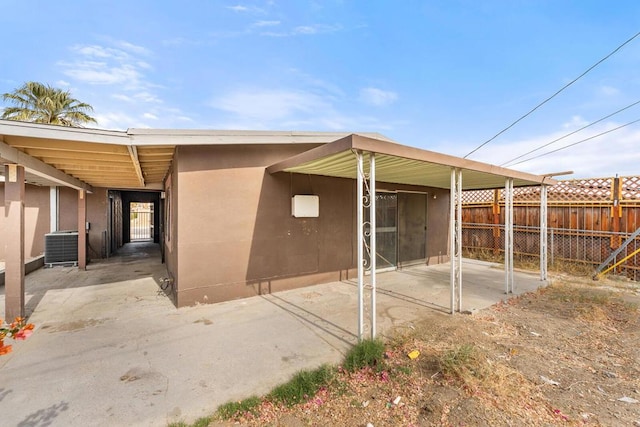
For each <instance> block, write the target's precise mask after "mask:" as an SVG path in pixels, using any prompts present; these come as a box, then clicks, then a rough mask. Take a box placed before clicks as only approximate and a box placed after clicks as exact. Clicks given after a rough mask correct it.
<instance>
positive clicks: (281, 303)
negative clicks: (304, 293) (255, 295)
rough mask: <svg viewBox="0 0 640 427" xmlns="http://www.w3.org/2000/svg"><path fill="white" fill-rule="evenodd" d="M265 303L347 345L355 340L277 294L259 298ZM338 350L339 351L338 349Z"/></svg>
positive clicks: (321, 318)
mask: <svg viewBox="0 0 640 427" xmlns="http://www.w3.org/2000/svg"><path fill="white" fill-rule="evenodd" d="M261 297H262V298H263V299H264V300H265V301H268V302H270V303H271V304H273V305H275V306H276V307H278V308H280V309H281V310H284V311H286V312H287V313H289V314H291V315H292V316H294V317H296V318H297V319H299V320H301V321H302V322H305V323H308V324H309V325H311V326H312V327H314V328H317V329H320V330H322V331H323V332H325V333H327V334H329V335H331V336H332V337H334V338H336V339H338V340H340V341H342V342H343V343H345V344H347V345H352V344H354V343H355V341H356V340H357V338H358V337H357V335H356V334H354V333H352V332H350V331H348V330H347V329H345V328H343V327H341V326H339V325H337V324H335V323H333V322H330V321H328V320H327V319H325V318H324V317H322V316H319V315H317V314H315V313H313V312H311V311H309V310H307V309H305V308H302V307H300V306H299V305H297V304H294V303H292V302H290V301H287V300H286V299H284V298H282V297H280V296H278V295H277V294H271V295H268V296H266V295H262V296H261ZM345 336H348V337H350V338H352V340H349V339H346V338H345ZM338 350H340V349H338Z"/></svg>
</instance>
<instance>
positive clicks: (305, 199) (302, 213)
mask: <svg viewBox="0 0 640 427" xmlns="http://www.w3.org/2000/svg"><path fill="white" fill-rule="evenodd" d="M291 215H293V216H294V217H296V218H317V217H318V216H320V197H318V196H301V195H297V196H293V197H292V198H291Z"/></svg>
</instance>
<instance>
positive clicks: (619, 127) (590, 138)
mask: <svg viewBox="0 0 640 427" xmlns="http://www.w3.org/2000/svg"><path fill="white" fill-rule="evenodd" d="M638 122H640V119H637V120H634V121H632V122H629V123H625V124H623V125H620V126H618V127H615V128H613V129H609V130H607V131H604V132H602V133H599V134H597V135H593V136H590V137H589V138H585V139H581V140H580V141H577V142H574V143H573V144H569V145H565V146H564V147H560V148H556V149H555V150H552V151H547V152H546V153H542V154H539V155H537V156H533V157H531V158H529V159H526V160H521V161H519V162H517V163H514V164H512V165H511V166H515V165H519V164H520V163H524V162H528V161H530V160H533V159H537V158H540V157H543V156H546V155H547V154H552V153H557V152H558V151H560V150H564V149H567V148H569V147H573V146H574V145H578V144H582V143H583V142H587V141H590V140H592V139H595V138H598V137H599V136H602V135H606V134H608V133H611V132H615V131H617V130H619V129H622V128H624V127H627V126H631V125H632V124H634V123H638Z"/></svg>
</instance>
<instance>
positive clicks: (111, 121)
mask: <svg viewBox="0 0 640 427" xmlns="http://www.w3.org/2000/svg"><path fill="white" fill-rule="evenodd" d="M94 117H95V118H96V120H97V121H98V125H99V126H100V127H101V128H105V129H114V130H126V129H127V128H129V127H142V124H141V123H140V122H138V121H137V120H135V119H134V118H133V117H131V116H130V115H128V114H126V113H122V112H107V113H99V114H96V115H95V116H94ZM136 123H137V124H136Z"/></svg>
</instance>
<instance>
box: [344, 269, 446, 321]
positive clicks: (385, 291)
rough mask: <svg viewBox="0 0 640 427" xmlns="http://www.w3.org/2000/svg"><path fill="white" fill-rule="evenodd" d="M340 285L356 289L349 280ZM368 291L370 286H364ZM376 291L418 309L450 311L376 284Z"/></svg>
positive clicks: (353, 283)
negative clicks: (415, 306) (416, 306)
mask: <svg viewBox="0 0 640 427" xmlns="http://www.w3.org/2000/svg"><path fill="white" fill-rule="evenodd" d="M398 272H399V271H398ZM409 274H411V273H409ZM416 275H421V274H416ZM342 283H345V284H347V285H349V286H352V287H354V288H357V287H358V284H357V283H356V282H353V281H351V280H347V281H343V282H342ZM370 289H371V286H370V285H367V286H366V290H370ZM376 290H377V292H376V293H377V294H378V295H386V296H388V297H391V298H395V299H397V300H401V301H405V302H408V303H410V304H415V305H418V306H420V307H425V308H428V309H431V310H434V311H437V312H440V313H449V312H450V309H449V308H447V307H444V306H441V305H438V304H435V303H432V302H429V301H426V300H423V299H420V298H416V297H414V296H411V295H407V294H403V293H401V292H397V291H392V290H391V289H385V288H384V287H383V286H381V285H380V284H378V286H377V287H376Z"/></svg>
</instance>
